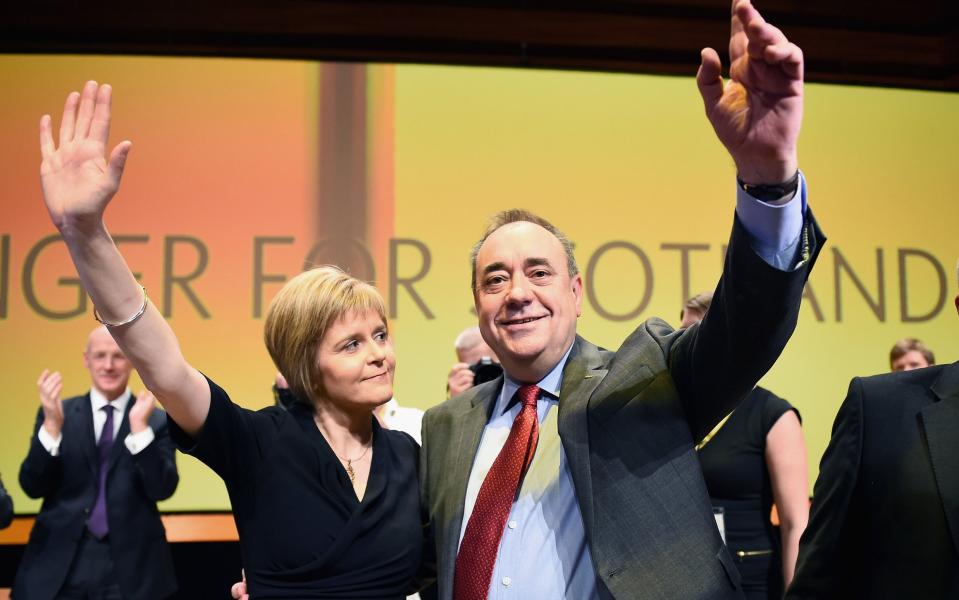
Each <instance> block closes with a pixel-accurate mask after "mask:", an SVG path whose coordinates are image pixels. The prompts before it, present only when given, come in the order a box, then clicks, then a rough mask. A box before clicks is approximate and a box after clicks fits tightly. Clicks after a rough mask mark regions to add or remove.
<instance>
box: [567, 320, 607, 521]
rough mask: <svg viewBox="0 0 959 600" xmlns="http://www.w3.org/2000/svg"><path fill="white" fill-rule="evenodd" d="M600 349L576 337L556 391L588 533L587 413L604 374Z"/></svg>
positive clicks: (590, 510) (590, 515)
mask: <svg viewBox="0 0 959 600" xmlns="http://www.w3.org/2000/svg"><path fill="white" fill-rule="evenodd" d="M602 366H603V365H602V357H601V356H600V353H599V349H598V348H596V346H594V345H593V344H590V343H589V342H587V341H586V340H584V339H583V338H581V337H579V336H577V337H576V341H575V342H574V344H573V349H572V351H571V352H570V354H569V359H568V360H567V361H566V367H565V369H564V370H563V383H562V385H561V387H560V390H559V437H560V439H561V440H562V442H563V450H564V451H565V452H566V458H567V460H568V464H569V469H570V472H571V474H572V477H573V488H574V489H575V490H576V500H577V501H578V502H579V508H580V511H581V512H582V515H583V522H584V524H585V526H586V531H587V532H592V531H593V484H592V478H591V476H590V469H589V420H588V419H587V415H586V409H587V406H588V404H589V398H590V397H591V396H592V394H593V391H594V390H595V389H596V386H598V385H599V384H600V382H601V381H603V377H605V376H606V373H607V371H606V370H605V369H601V368H600V367H602Z"/></svg>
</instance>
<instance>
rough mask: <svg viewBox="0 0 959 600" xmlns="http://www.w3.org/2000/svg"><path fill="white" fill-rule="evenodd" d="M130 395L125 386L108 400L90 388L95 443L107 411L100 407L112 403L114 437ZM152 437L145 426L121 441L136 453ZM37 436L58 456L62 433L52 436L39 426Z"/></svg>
mask: <svg viewBox="0 0 959 600" xmlns="http://www.w3.org/2000/svg"><path fill="white" fill-rule="evenodd" d="M132 396H133V394H132V393H131V392H130V389H129V388H127V389H126V391H124V392H123V393H122V394H120V396H119V397H117V399H116V400H114V401H113V402H109V401H108V400H107V398H106V396H104V395H103V394H101V393H100V392H99V391H98V390H97V389H96V388H94V389H91V390H90V408H91V409H92V410H93V436H94V442H95V443H100V435H101V434H102V433H103V426H104V425H105V424H106V422H107V413H106V411H104V410H101V409H102V408H103V407H104V406H106V405H107V404H112V405H113V439H116V437H117V434H118V433H119V432H120V425H122V424H123V417H124V415H125V414H126V410H127V404H129V402H130V400H131V398H132ZM154 437H155V435H154V433H153V428H151V427H150V426H147V428H146V429H144V430H143V431H141V432H139V433H130V434H128V435H127V437H125V438H124V439H123V443H124V445H125V446H126V447H127V450H129V451H130V454H138V453H140V452H142V451H143V449H144V448H146V447H147V446H149V445H150V443H151V442H153V439H154ZM37 438H39V440H40V445H42V446H43V447H44V449H45V450H46V451H47V452H49V453H50V454H51V455H52V456H60V442H61V441H62V440H63V434H62V433H61V434H60V435H58V436H57V437H56V438H54V437H53V436H51V435H50V434H49V433H47V430H46V429H45V428H43V427H40V430H39V431H38V432H37Z"/></svg>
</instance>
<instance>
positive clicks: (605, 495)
mask: <svg viewBox="0 0 959 600" xmlns="http://www.w3.org/2000/svg"><path fill="white" fill-rule="evenodd" d="M806 228H807V231H806V234H807V235H808V239H809V241H810V246H809V253H808V257H809V258H808V259H807V260H806V261H805V263H804V264H803V265H802V267H801V268H799V269H797V270H795V271H792V272H783V271H779V270H777V269H774V268H772V267H770V266H769V265H767V264H766V263H765V262H764V261H763V260H762V259H761V258H759V257H758V256H757V255H756V254H755V253H754V252H753V251H752V249H751V248H749V246H748V241H747V237H746V235H747V234H746V233H745V232H744V231H743V230H742V225H741V224H740V223H739V222H738V220H737V221H736V223H735V224H734V227H733V235H732V237H731V239H730V245H729V250H728V252H727V255H726V265H725V269H724V275H723V278H722V280H721V281H720V283H719V286H718V287H717V289H716V294H715V297H714V300H713V303H712V307H711V308H710V310H709V312H708V313H707V315H706V318H705V319H704V320H703V322H702V323H701V324H700V325H698V326H693V327H692V328H690V329H688V330H684V331H673V330H672V328H670V327H669V325H667V324H666V323H665V322H663V321H662V320H660V319H650V320H649V321H646V322H645V323H643V324H642V325H640V326H639V328H637V329H636V330H635V331H634V332H633V333H632V335H630V336H629V337H628V338H627V339H626V340H625V341H624V342H623V345H622V346H621V347H620V349H619V350H618V351H616V352H606V351H602V350H599V349H598V348H597V347H596V346H594V345H593V344H591V343H589V342H587V341H586V340H584V339H582V338H580V337H577V339H576V341H575V343H574V345H573V349H572V351H571V353H570V357H569V359H568V361H567V363H566V367H565V369H564V371H563V382H562V385H561V391H560V401H559V434H560V438H561V439H562V443H563V448H564V450H565V452H566V456H567V457H568V459H569V465H570V470H571V473H572V479H573V485H574V487H575V491H576V498H577V502H578V503H579V508H580V510H581V512H582V515H583V521H584V523H585V527H586V537H587V542H588V543H589V548H590V553H591V556H592V559H593V566H594V567H595V569H596V572H597V575H598V578H599V588H600V591H601V593H606V592H608V593H609V594H610V595H611V596H613V597H616V598H624V599H632V598H644V599H659V598H676V599H682V600H692V599H695V598H710V599H714V598H737V597H740V592H739V590H738V587H739V572H738V571H737V569H736V567H735V565H734V564H733V561H732V557H731V556H730V555H729V552H728V551H727V550H726V548H725V546H724V545H723V543H722V540H721V538H720V536H719V532H718V530H717V528H716V522H715V520H714V518H713V515H712V508H711V506H710V502H709V495H708V494H707V492H706V486H705V483H704V482H703V476H702V471H701V470H700V466H699V460H698V459H697V456H696V452H695V450H694V449H693V446H694V443H695V441H697V440H699V439H701V438H702V437H704V436H705V435H706V434H707V433H708V432H709V431H710V430H711V429H712V428H713V426H714V425H715V424H716V423H717V422H718V421H719V420H720V419H722V417H724V416H725V415H726V414H728V413H729V412H730V411H731V410H732V409H733V408H734V407H735V405H736V404H737V403H738V402H739V401H740V400H741V399H742V398H743V397H744V396H745V395H746V393H748V392H749V391H750V390H751V389H752V387H753V385H754V384H755V383H756V381H757V380H758V379H759V378H760V377H761V376H762V375H763V373H765V372H766V370H767V369H769V367H770V366H771V365H772V364H773V362H775V360H776V358H777V357H778V356H779V354H780V352H781V351H782V349H783V346H784V345H785V343H786V341H787V340H788V339H789V336H790V335H791V333H792V330H793V328H794V327H795V323H796V317H797V314H798V311H799V300H800V296H801V295H802V291H803V285H804V282H805V280H806V276H807V274H808V271H809V269H810V268H811V267H812V263H813V262H814V260H815V256H816V252H817V250H818V245H817V244H818V241H819V240H821V239H822V234H821V232H819V230H818V228H817V227H816V226H815V223H814V222H813V221H812V220H811V215H809V223H807V225H806ZM501 384H502V378H500V379H499V380H497V381H494V382H490V383H487V384H483V385H480V386H477V387H475V388H472V389H470V390H468V391H467V392H464V393H463V394H461V395H459V396H457V397H456V398H453V399H452V400H450V401H448V402H446V403H444V404H442V405H440V406H438V407H435V408H433V409H431V410H430V411H428V412H427V413H426V416H425V418H424V421H423V450H422V452H421V454H420V456H421V457H422V460H421V465H420V469H421V473H420V477H421V482H422V490H421V493H422V497H423V501H424V502H425V506H426V510H427V511H428V516H429V518H430V519H431V526H432V530H433V535H434V538H435V550H436V561H437V567H438V573H439V580H438V581H439V597H440V598H450V597H452V589H453V571H454V567H455V561H456V552H457V544H458V540H459V534H460V529H461V525H462V520H463V505H464V498H465V496H466V487H467V483H468V481H469V474H470V470H471V468H472V465H473V458H474V456H475V454H476V450H477V448H478V446H479V442H480V438H481V436H482V433H483V428H484V427H485V426H486V422H487V420H488V418H489V414H490V411H491V410H492V407H493V405H494V404H495V398H496V395H497V393H498V391H499V389H500V386H501ZM560 543H562V541H560Z"/></svg>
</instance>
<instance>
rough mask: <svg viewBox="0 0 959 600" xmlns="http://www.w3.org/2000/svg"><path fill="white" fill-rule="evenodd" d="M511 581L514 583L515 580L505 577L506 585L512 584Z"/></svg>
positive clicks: (504, 582) (504, 583)
mask: <svg viewBox="0 0 959 600" xmlns="http://www.w3.org/2000/svg"><path fill="white" fill-rule="evenodd" d="M511 583H513V580H512V579H510V578H509V577H504V578H503V585H505V586H506V587H509V584H511Z"/></svg>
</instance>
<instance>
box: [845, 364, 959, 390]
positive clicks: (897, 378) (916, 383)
mask: <svg viewBox="0 0 959 600" xmlns="http://www.w3.org/2000/svg"><path fill="white" fill-rule="evenodd" d="M952 366H953V365H935V366H932V367H926V368H924V369H914V370H912V371H896V372H892V373H879V374H877V375H870V376H866V377H857V378H856V379H854V380H853V381H856V382H858V383H859V385H860V386H861V388H862V391H863V395H864V396H868V397H876V396H887V395H897V394H902V393H904V392H909V391H912V392H917V391H920V390H925V389H929V388H930V387H932V385H933V384H934V383H935V382H936V381H937V380H938V379H939V377H940V376H941V375H942V373H943V372H944V371H945V370H946V369H947V368H949V367H952Z"/></svg>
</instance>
